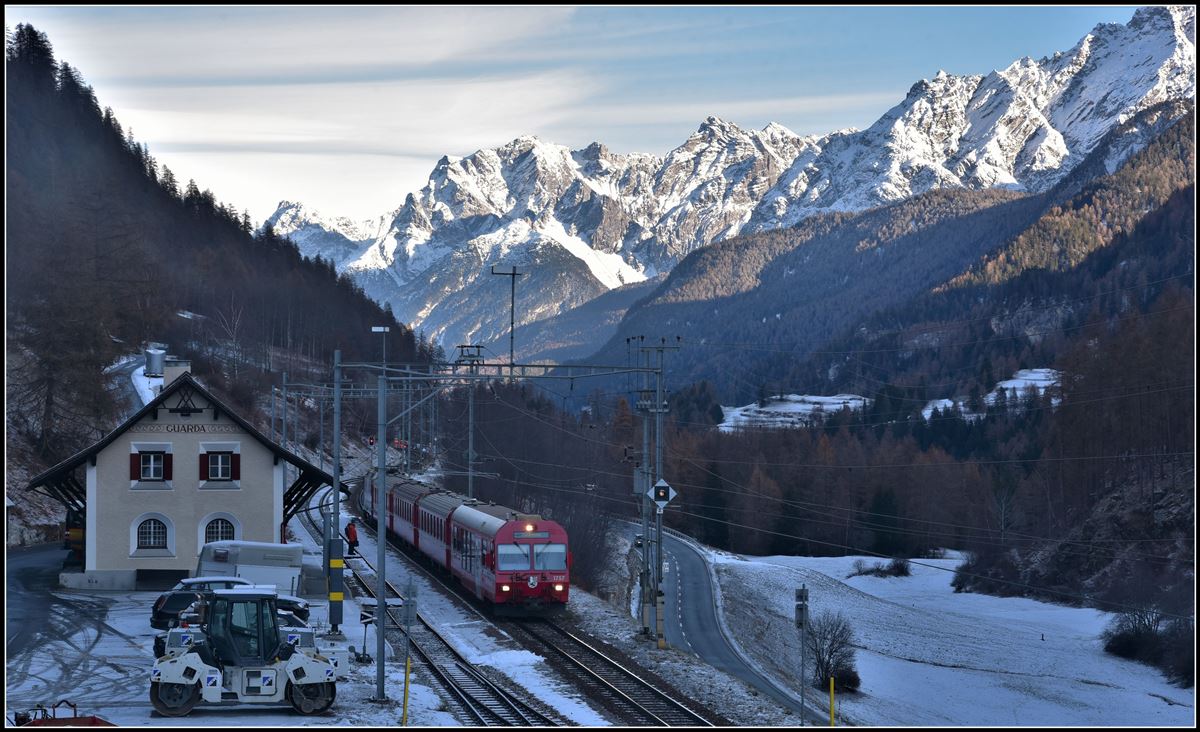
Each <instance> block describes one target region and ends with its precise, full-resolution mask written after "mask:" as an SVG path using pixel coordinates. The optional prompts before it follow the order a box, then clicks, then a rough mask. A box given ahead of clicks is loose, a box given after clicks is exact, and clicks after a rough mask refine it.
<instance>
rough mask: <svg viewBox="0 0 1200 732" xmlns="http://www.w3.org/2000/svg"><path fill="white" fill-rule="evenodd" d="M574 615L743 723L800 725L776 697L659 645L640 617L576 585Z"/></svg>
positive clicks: (686, 692)
mask: <svg viewBox="0 0 1200 732" xmlns="http://www.w3.org/2000/svg"><path fill="white" fill-rule="evenodd" d="M570 604H571V609H570V610H569V615H570V617H571V619H572V620H573V621H574V622H575V623H576V624H577V625H578V626H579V627H580V628H582V629H583V630H585V631H586V632H587V633H589V634H590V635H592V636H593V637H595V638H599V639H600V640H603V641H604V642H606V643H608V644H609V645H610V646H612V647H614V648H616V649H618V650H619V651H621V652H622V653H624V654H625V655H627V656H629V657H630V658H632V659H634V660H635V661H637V663H638V664H640V665H641V666H642V667H644V668H646V669H649V670H650V671H652V672H654V673H656V674H657V675H658V676H660V677H662V678H663V679H665V680H666V681H668V682H669V683H670V684H671V685H673V686H674V687H675V688H676V689H678V690H679V691H680V692H681V693H683V694H684V695H686V696H687V697H689V698H691V699H694V700H696V701H697V702H699V703H701V704H703V705H705V706H707V707H708V708H709V709H712V710H713V711H715V712H717V713H718V714H722V715H724V716H725V717H726V718H727V719H728V720H729V721H730V722H732V723H733V724H735V725H737V726H739V727H751V726H768V727H780V726H782V727H790V726H795V724H796V723H797V721H798V719H797V717H796V715H794V714H791V713H790V712H788V711H787V710H785V709H784V708H783V707H781V706H779V705H778V704H776V703H775V702H774V701H772V700H771V699H769V698H767V697H765V696H762V695H761V694H759V692H758V691H757V690H756V689H754V688H752V687H750V686H749V685H748V684H746V683H744V682H742V680H741V679H738V678H736V677H734V676H731V675H730V674H727V673H725V672H724V671H720V670H718V669H716V668H713V667H712V666H710V665H708V664H707V663H705V662H704V661H702V660H701V659H700V658H698V657H697V656H695V655H693V654H691V653H688V652H686V651H682V650H679V649H676V648H667V649H666V650H659V648H658V647H657V645H656V644H655V643H654V642H652V641H650V640H648V639H647V638H646V637H644V636H641V635H639V633H638V631H639V630H640V628H639V626H638V624H637V622H636V621H635V620H634V619H633V618H632V617H630V616H629V615H627V614H625V613H623V612H622V611H621V610H620V609H618V608H616V607H614V606H612V605H610V604H609V603H606V602H604V601H603V600H601V599H599V598H597V597H595V596H593V595H590V594H588V593H586V592H583V591H582V590H578V589H574V588H572V590H571V603H570Z"/></svg>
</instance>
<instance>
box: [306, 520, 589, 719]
mask: <svg viewBox="0 0 1200 732" xmlns="http://www.w3.org/2000/svg"><path fill="white" fill-rule="evenodd" d="M351 518H354V516H353V515H352V514H351V513H350V512H349V511H347V510H345V508H344V507H343V511H342V515H341V517H340V521H339V529H340V530H343V531H344V529H345V526H346V523H347V522H348V521H349V520H350V519H351ZM293 530H294V531H295V533H296V534H297V535H300V534H303V535H304V537H305V541H306V542H311V541H312V539H311V536H309V534H308V532H307V531H305V530H303V527H301V526H296V525H293ZM358 536H359V546H358V549H359V551H360V552H361V553H362V554H363V555H364V556H365V557H366V558H367V560H368V561H370V562H371V563H372V564H375V563H376V557H377V556H378V554H377V552H378V547H377V545H376V543H375V540H374V537H372V536H371V535H370V534H368V533H367V532H366V531H360V532H359V534H358ZM312 545H313V546H314V547H315V546H316V544H315V542H313V544H312ZM387 579H388V581H389V582H391V583H392V584H394V585H396V586H397V587H399V588H400V589H401V591H404V589H405V587H406V586H407V584H408V582H409V580H411V581H412V582H413V583H414V585H415V586H416V588H417V593H416V600H417V607H418V612H420V613H421V615H422V616H424V617H425V618H426V619H428V620H429V621H430V622H431V623H432V624H433V626H434V627H435V628H436V629H437V630H438V632H439V633H441V634H442V635H443V636H444V637H445V638H446V639H447V640H448V641H449V642H450V643H451V644H452V645H453V646H454V647H455V648H456V649H457V650H458V651H459V652H460V653H462V654H463V655H464V656H465V657H466V658H467V659H469V660H470V661H472V662H473V663H475V664H477V665H479V666H481V667H485V668H488V669H493V670H495V671H496V672H498V673H499V674H501V675H503V676H506V677H508V679H509V682H510V684H511V685H515V686H516V687H519V688H523V689H525V690H527V691H528V692H529V694H530V695H531V696H534V697H537V698H539V699H541V700H542V701H543V702H544V703H545V704H546V705H548V706H550V707H552V708H553V709H555V710H557V711H558V712H559V713H560V714H562V715H563V716H565V717H567V718H568V719H570V720H571V721H573V722H575V723H576V724H579V725H584V726H592V727H594V726H605V725H609V724H611V722H609V721H608V720H607V719H606V718H605V717H604V715H603V714H602V713H601V712H600V711H599V710H596V709H594V708H592V707H591V706H590V705H589V704H588V703H587V702H586V701H585V700H583V699H580V698H578V697H576V696H575V694H574V692H573V690H571V689H570V688H568V687H567V686H566V685H565V684H564V683H563V682H562V681H561V680H560V679H559V678H558V677H557V675H556V674H554V672H553V671H551V670H550V669H549V668H548V667H547V666H546V664H545V663H544V662H543V659H542V658H541V657H539V656H537V655H535V654H533V653H530V652H528V651H526V650H524V649H523V648H521V647H520V646H519V645H518V644H517V643H516V642H515V641H513V640H512V639H511V638H509V637H508V635H507V634H504V633H502V632H500V631H499V630H497V629H496V628H495V627H493V626H492V625H491V623H489V622H488V621H487V620H486V619H485V618H484V617H483V616H482V615H480V614H479V613H478V612H477V611H475V610H473V609H470V610H465V609H462V608H460V607H458V606H457V605H456V604H455V603H453V602H452V601H450V600H448V599H446V598H445V597H443V596H442V595H441V594H440V592H438V591H437V590H435V589H434V587H433V585H432V584H431V583H430V582H429V581H428V580H426V579H425V578H424V576H422V574H421V573H420V572H418V571H415V570H411V565H410V563H409V562H408V560H406V559H404V558H403V557H401V556H400V555H399V553H398V552H397V551H396V550H395V549H392V548H390V547H389V548H388V553H387ZM314 612H315V610H314ZM347 617H349V614H347ZM373 649H374V645H373V642H372V643H369V644H368V651H369V652H372V653H373Z"/></svg>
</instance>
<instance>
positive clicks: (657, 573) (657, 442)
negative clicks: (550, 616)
mask: <svg viewBox="0 0 1200 732" xmlns="http://www.w3.org/2000/svg"><path fill="white" fill-rule="evenodd" d="M675 340H676V341H679V340H680V339H679V338H678V337H676V339H675ZM641 350H642V352H643V353H645V354H646V360H647V366H649V356H650V351H657V352H658V368H657V369H656V370H655V372H654V396H653V399H654V401H653V403H652V404H649V405H647V408H646V412H647V413H653V414H654V474H653V477H652V478H651V476H647V482H649V480H651V479H653V480H654V481H655V483H654V491H653V492H654V495H652V496H651V498H652V499H653V500H654V501H655V503H657V504H658V511H656V512H655V518H656V521H655V529H656V531H655V551H656V555H655V566H654V593H653V595H652V598H653V599H652V601H653V602H654V607H655V630H656V635H657V637H658V647H659V648H666V638H665V634H664V632H663V628H664V621H665V617H664V616H665V608H664V602H665V600H664V594H663V589H662V580H663V545H662V512H663V509H664V508H666V505H667V502H669V501H670V500H671V498H674V489H673V488H671V487H670V486H669V485H667V482H666V480H665V479H664V478H663V445H664V442H665V440H664V439H663V415H664V414H666V413H667V402H666V399H665V392H664V383H663V382H664V377H665V370H664V369H665V367H664V363H665V361H664V358H665V357H664V353H665V352H666V351H677V350H679V346H668V345H667V339H666V338H663V339H662V342H661V343H660V344H659V345H657V346H643V347H642V348H641ZM648 391H649V390H646V392H648ZM647 396H649V395H648V394H647ZM647 401H648V400H647ZM639 404H640V402H639ZM664 488H665V491H664V490H663V489H664ZM666 492H669V493H670V497H668V498H667V499H666V500H665V501H664V500H661V494H664V493H666Z"/></svg>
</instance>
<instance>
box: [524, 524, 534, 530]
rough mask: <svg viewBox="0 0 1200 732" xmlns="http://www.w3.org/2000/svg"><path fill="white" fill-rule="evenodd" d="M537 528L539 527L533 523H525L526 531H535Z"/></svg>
mask: <svg viewBox="0 0 1200 732" xmlns="http://www.w3.org/2000/svg"><path fill="white" fill-rule="evenodd" d="M535 528H537V527H536V526H534V525H533V524H525V530H526V531H533V530H534V529H535Z"/></svg>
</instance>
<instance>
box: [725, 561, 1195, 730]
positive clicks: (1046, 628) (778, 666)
mask: <svg viewBox="0 0 1200 732" xmlns="http://www.w3.org/2000/svg"><path fill="white" fill-rule="evenodd" d="M710 556H711V558H712V560H713V562H714V563H715V567H716V573H717V576H718V577H719V579H720V584H721V592H722V596H723V602H724V606H725V611H726V614H727V621H728V624H729V626H730V627H731V629H732V630H733V632H734V633H735V635H736V638H737V640H738V642H739V644H740V645H741V647H742V649H744V650H745V651H747V652H748V654H749V655H750V656H751V657H752V658H753V659H754V660H755V662H756V663H757V664H758V665H760V666H761V667H763V668H765V669H766V670H768V671H769V672H771V673H772V674H774V675H775V676H776V678H779V679H780V680H782V681H784V682H786V683H789V684H790V686H791V687H792V688H798V683H797V677H798V676H799V665H800V646H799V635H798V632H797V630H796V628H795V626H794V622H793V618H794V610H793V605H794V591H795V589H796V588H798V587H800V586H801V584H805V585H807V587H808V590H809V593H810V595H809V597H810V607H811V613H812V614H813V615H816V614H818V613H820V612H822V611H825V610H832V611H838V612H842V613H844V614H845V615H846V617H847V618H848V619H849V620H850V622H851V625H852V626H853V628H854V632H855V636H856V645H857V646H858V651H857V666H858V672H859V675H860V676H861V678H862V687H861V689H860V692H859V693H857V694H847V695H840V696H839V697H838V698H839V701H838V713H839V715H845V717H846V721H848V722H850V723H853V724H866V725H998V726H1003V725H1030V726H1033V725H1088V726H1093V725H1095V726H1100V725H1182V726H1191V724H1192V721H1193V719H1194V715H1195V690H1194V689H1180V688H1178V687H1175V686H1171V685H1170V684H1168V683H1167V682H1166V680H1165V679H1164V677H1163V676H1162V674H1161V673H1159V672H1158V671H1157V670H1155V669H1153V668H1150V667H1147V666H1143V665H1141V664H1137V663H1133V662H1130V661H1125V660H1122V659H1119V658H1116V657H1114V656H1110V655H1108V654H1106V653H1104V651H1103V649H1102V647H1101V641H1100V640H1099V635H1100V633H1101V631H1102V630H1103V629H1104V627H1105V626H1106V625H1107V623H1108V622H1109V620H1110V618H1111V615H1109V614H1108V613H1102V612H1099V611H1097V610H1091V609H1083V608H1072V607H1065V606H1059V605H1053V604H1049V603H1044V602H1037V601H1034V600H1027V599H1022V598H999V597H991V596H987V595H978V594H969V593H968V594H960V593H955V592H954V590H953V588H951V586H950V580H951V578H952V577H953V571H952V570H953V568H954V567H955V566H956V565H957V564H958V563H959V562H960V561H961V560H960V559H957V558H952V559H922V560H914V563H913V565H912V576H910V577H889V578H880V577H871V576H861V577H853V578H849V579H847V578H846V577H847V575H848V574H850V572H851V571H852V567H853V564H854V561H855V560H856V559H864V560H865V561H867V563H868V564H871V563H872V562H874V561H878V560H877V559H876V558H873V557H865V558H864V557H837V558H814V557H762V558H752V559H749V560H747V559H743V558H741V557H734V556H730V555H727V554H723V553H719V552H711V553H710ZM918 561H919V562H920V564H917V562H918ZM1043 637H1044V638H1045V639H1044V640H1043ZM808 698H809V700H810V702H816V703H817V705H818V707H819V708H822V709H827V708H828V701H827V700H828V694H827V692H826V693H823V692H819V691H816V690H813V691H811V692H810V695H809V697H808Z"/></svg>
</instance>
